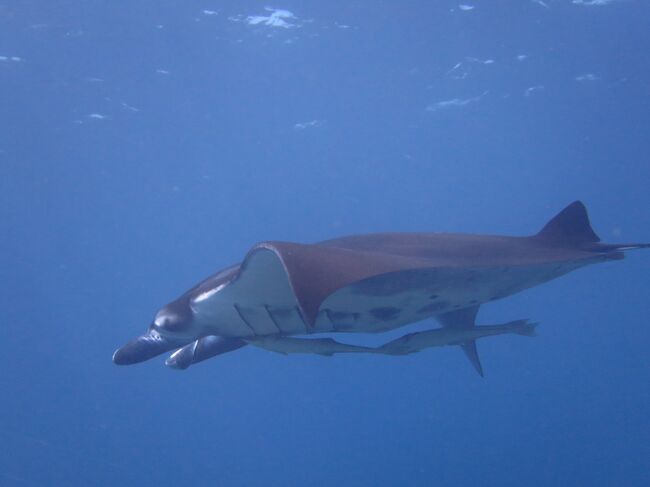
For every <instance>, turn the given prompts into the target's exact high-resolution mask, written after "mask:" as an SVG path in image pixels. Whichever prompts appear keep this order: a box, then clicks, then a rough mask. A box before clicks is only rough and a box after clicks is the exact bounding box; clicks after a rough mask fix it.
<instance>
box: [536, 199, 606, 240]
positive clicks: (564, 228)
mask: <svg viewBox="0 0 650 487" xmlns="http://www.w3.org/2000/svg"><path fill="white" fill-rule="evenodd" d="M536 236H537V238H540V239H542V240H546V241H548V242H558V243H559V242H561V243H565V244H566V243H569V244H574V245H580V244H587V243H596V242H600V238H599V237H598V235H596V232H594V230H593V229H592V228H591V224H590V223H589V216H588V215H587V208H585V205H584V204H583V203H582V201H574V202H573V203H571V204H570V205H569V206H567V207H566V208H565V209H563V210H562V211H561V212H560V213H558V214H557V215H555V216H554V217H553V218H552V219H551V221H549V222H548V223H547V224H546V225H545V226H544V228H542V230H541V231H540V232H539V233H538V234H537V235H536Z"/></svg>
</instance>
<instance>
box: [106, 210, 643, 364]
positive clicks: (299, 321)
mask: <svg viewBox="0 0 650 487" xmlns="http://www.w3.org/2000/svg"><path fill="white" fill-rule="evenodd" d="M649 246H650V244H643V243H641V244H604V243H600V239H599V238H598V236H597V235H596V234H595V233H594V231H593V230H592V228H591V225H590V224H589V219H588V216H587V211H586V209H585V207H584V205H583V204H582V203H581V202H580V201H576V202H574V203H572V204H570V205H569V206H567V207H566V208H565V209H564V210H562V211H561V212H560V213H559V214H558V215H557V216H555V217H554V218H553V219H552V220H551V221H549V222H548V223H547V224H546V226H544V228H542V230H541V231H540V232H539V233H537V234H536V235H533V236H529V237H507V236H495V235H470V234H453V233H377V234H370V235H353V236H348V237H342V238H337V239H333V240H326V241H323V242H319V243H315V244H299V243H292V242H261V243H259V244H257V245H255V246H254V247H253V248H252V249H250V250H249V251H248V253H247V254H246V256H245V258H244V260H243V261H242V263H241V264H238V265H234V266H231V267H228V268H226V269H224V270H222V271H220V272H217V273H216V274H214V275H213V276H211V277H209V278H208V279H206V280H204V281H202V282H201V283H199V284H198V285H196V286H195V287H193V288H192V289H190V290H189V291H187V292H186V293H185V294H183V295H182V296H180V297H179V298H178V299H176V300H175V301H172V302H171V303H169V304H168V305H166V306H165V307H163V308H162V309H161V310H160V311H159V312H158V313H157V314H156V316H155V319H154V320H153V323H152V324H151V325H150V327H149V330H148V331H147V332H146V333H145V334H143V335H142V336H140V337H138V338H136V339H134V340H132V341H131V342H129V343H127V344H126V345H124V346H123V347H121V348H120V349H118V350H117V351H116V352H115V353H114V355H113V362H115V363H116V364H118V365H128V364H134V363H137V362H142V361H145V360H148V359H150V358H152V357H155V356H157V355H159V354H161V353H164V352H168V351H171V350H176V351H175V352H174V353H173V354H172V355H171V356H170V357H169V358H168V359H167V362H166V363H167V365H169V366H171V367H174V368H177V369H185V368H187V367H189V366H190V365H191V364H193V363H197V362H200V361H203V360H205V359H207V358H210V357H213V356H215V355H220V354H222V353H226V352H229V351H232V350H235V349H238V348H240V347H242V346H245V345H247V344H251V345H255V346H258V347H262V348H266V349H269V350H273V351H277V352H281V353H318V354H321V355H332V354H334V353H381V354H389V355H401V354H404V353H411V352H415V351H419V350H422V349H424V348H428V347H431V346H440V345H458V346H460V347H461V348H462V350H463V351H464V352H465V354H466V355H467V357H468V358H469V359H470V361H471V363H472V365H473V366H474V367H475V369H476V370H477V371H478V373H479V374H481V375H483V371H482V367H481V364H480V361H479V358H478V354H477V351H476V342H475V340H476V339H477V338H481V337H483V336H488V335H495V334H500V333H518V334H521V335H532V334H533V333H532V328H531V326H534V325H531V324H527V323H526V322H525V320H522V321H518V322H511V323H508V324H504V325H492V326H491V327H485V326H479V327H477V326H475V318H476V314H477V312H478V309H479V306H480V305H481V304H483V303H487V302H489V301H494V300H497V299H501V298H504V297H506V296H510V295H512V294H515V293H517V292H519V291H523V290H524V289H527V288H530V287H533V286H536V285H538V284H542V283H544V282H546V281H549V280H551V279H555V278H556V277H559V276H562V275H564V274H566V273H568V272H571V271H573V270H575V269H578V268H580V267H583V266H585V265H589V264H595V263H598V262H605V261H609V260H618V259H622V258H623V257H624V255H623V252H624V251H626V250H631V249H638V248H647V247H649ZM430 317H433V318H435V319H437V320H438V322H439V323H440V324H441V325H442V328H441V329H437V330H430V331H428V332H421V333H419V334H418V333H416V334H409V335H405V336H404V337H402V338H399V339H397V340H394V341H393V342H390V343H387V344H385V345H383V346H382V347H377V348H370V347H359V346H354V345H347V344H343V343H339V342H337V341H334V340H332V339H330V338H320V339H313V338H297V337H296V335H311V334H316V333H332V332H334V333H336V332H353V333H373V332H381V331H387V330H392V329H395V328H398V327H401V326H404V325H407V324H410V323H414V322H417V321H421V320H424V319H426V318H430Z"/></svg>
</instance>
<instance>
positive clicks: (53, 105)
mask: <svg viewBox="0 0 650 487" xmlns="http://www.w3.org/2000/svg"><path fill="white" fill-rule="evenodd" d="M601 3H602V4H601ZM267 5H268V4H266V3H264V2H261V3H260V2H253V1H246V2H243V1H215V0H201V1H194V0H192V1H189V0H188V1H182V2H158V1H153V0H141V1H137V2H111V1H101V0H86V1H81V0H76V1H75V0H69V1H65V2H46V1H40V2H39V1H16V0H14V1H6V0H5V1H0V121H1V124H2V125H1V130H0V225H1V230H0V290H1V291H2V292H1V293H0V337H1V338H2V348H1V352H0V362H1V367H2V372H0V394H1V400H0V485H2V486H12V487H13V486H19V487H22V486H44V485H47V486H50V485H51V486H55V485H56V486H113V485H123V486H144V485H219V486H221V485H223V486H287V485H309V486H331V485H346V486H347V485H359V486H392V485H423V486H424V485H445V486H475V485H494V486H500V487H505V486H521V485H527V486H555V485H566V486H584V485H589V486H612V485H625V486H646V485H650V473H649V472H650V460H649V459H650V422H649V421H648V413H649V412H650V388H649V384H650V355H648V343H650V328H649V327H648V323H647V316H648V315H649V314H650V304H649V301H648V275H649V273H650V254H648V253H647V252H646V253H644V252H642V251H639V252H636V253H631V254H630V255H628V258H627V259H626V260H625V261H622V262H613V263H608V264H602V265H598V266H591V267H589V268H586V269H583V270H580V271H578V272H575V273H573V274H570V275H568V276H566V277H563V278H561V279H558V280H556V281H553V282H551V283H549V284H546V285H544V286H541V287H539V288H535V289H532V290H529V291H527V292H525V293H522V294H519V295H516V296H513V297H511V298H508V299H506V300H502V301H498V302H495V303H492V304H489V305H486V306H484V307H483V308H482V310H481V312H480V314H479V317H478V322H479V323H480V324H488V323H502V322H505V321H509V320H513V319H518V318H530V319H533V320H535V321H539V322H540V323H541V324H540V325H539V327H538V332H539V336H538V337H536V338H532V339H531V338H523V337H519V336H514V335H506V336H501V337H495V338H489V339H485V340H483V341H481V342H479V349H480V354H481V357H482V360H483V366H484V368H485V371H486V377H485V378H483V379H481V378H480V377H479V376H478V375H477V374H476V373H475V371H474V370H473V369H472V367H471V366H470V364H469V362H467V361H466V359H465V358H464V356H463V355H462V353H460V351H458V350H457V349H456V348H454V347H450V348H443V349H431V350H427V351H424V352H421V353H419V354H414V355H411V356H407V357H379V356H361V355H360V356H351V355H350V356H335V357H333V358H323V357H315V356H305V355H293V356H282V355H279V354H274V353H271V352H267V351H264V350H261V349H253V348H252V347H246V348H243V349H241V350H238V351H236V352H233V353H230V354H226V355H223V356H220V357H216V358H214V359H212V360H210V361H209V362H205V363H202V364H198V365H196V366H194V367H192V368H190V369H189V370H187V371H185V372H176V371H172V370H169V369H167V368H165V367H164V366H163V359H162V358H160V359H155V360H152V361H150V362H146V363H144V364H140V365H137V366H132V367H117V366H115V365H113V364H112V363H111V354H112V352H113V350H114V349H115V348H117V347H118V346H120V345H122V344H123V343H124V342H125V341H126V340H128V339H130V338H132V337H134V336H136V335H138V334H140V333H142V332H143V331H145V329H146V327H147V325H148V323H149V322H150V321H151V318H152V317H153V314H154V313H155V312H156V310H157V309H158V308H159V307H160V306H162V305H163V304H165V303H166V302H168V301H170V300H171V299H173V298H175V297H176V296H177V295H179V294H180V293H182V292H183V291H185V290H186V289H187V288H189V287H191V286H192V285H193V284H195V283H196V282H197V281H199V280H200V279H202V278H204V277H206V276H207V275H209V274H211V273H213V272H215V271H216V270H218V269H220V268H222V267H225V266H227V265H230V264H232V263H234V262H238V261H239V260H241V258H242V257H243V255H244V254H245V252H246V250H247V249H248V248H249V247H250V246H251V245H252V244H254V243H255V242H257V241H260V240H270V239H276V240H289V241H299V242H312V241H318V240H323V239H327V238H332V237H335V236H340V235H345V234H354V233H366V232H374V231H458V232H474V233H496V234H509V235H527V234H532V233H535V232H536V231H538V230H539V229H540V228H541V227H542V225H543V224H544V223H545V222H546V221H547V220H548V219H549V218H551V217H552V216H553V215H554V214H555V213H556V212H558V211H559V210H561V209H562V208H563V207H564V206H565V205H567V204H568V203H570V202H571V201H573V200H576V199H581V200H583V201H584V202H585V204H586V205H587V207H588V208H589V212H590V216H591V219H592V223H593V226H594V228H595V230H596V232H598V233H599V235H600V236H601V237H602V238H603V240H604V241H612V242H635V241H649V240H650V220H649V218H648V215H649V213H648V208H649V207H650V192H649V191H648V188H650V164H648V153H649V152H650V137H649V136H648V127H650V88H649V87H650V61H649V58H648V55H647V52H648V48H650V30H649V29H648V28H647V26H648V18H650V5H649V4H648V3H647V2H644V1H642V0H629V1H626V0H613V1H611V2H607V1H602V2H598V1H591V2H590V1H587V0H585V1H583V2H571V1H570V0H544V2H540V1H537V2H527V1H521V2H489V1H487V0H481V1H479V0H472V1H468V2H466V3H465V5H464V6H463V7H461V6H460V5H459V3H458V2H447V1H444V2H443V1H440V2H428V1H427V2H425V1H412V2H405V3H402V2H400V3H398V2H315V1H301V2H297V1H284V2H282V3H277V4H272V5H271V7H273V8H275V9H282V10H286V11H287V12H284V11H282V10H266V9H265V7H266V6H267ZM425 325H426V324H423V325H422V326H425ZM426 326H428V325H426ZM393 336H394V335H393ZM384 338H385V337H372V338H370V339H368V338H360V339H357V343H359V342H362V343H363V342H364V340H367V341H373V340H374V341H373V343H375V342H377V341H379V342H381V341H383V340H384ZM351 340H352V339H351Z"/></svg>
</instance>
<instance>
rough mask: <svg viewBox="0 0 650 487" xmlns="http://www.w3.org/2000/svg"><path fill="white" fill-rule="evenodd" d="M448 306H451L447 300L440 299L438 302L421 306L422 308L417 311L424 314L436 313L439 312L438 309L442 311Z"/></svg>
mask: <svg viewBox="0 0 650 487" xmlns="http://www.w3.org/2000/svg"><path fill="white" fill-rule="evenodd" d="M447 306H449V305H448V304H447V303H446V302H444V301H439V302H437V303H431V304H427V305H426V306H423V307H421V308H420V309H419V310H418V311H417V313H418V314H419V315H424V314H427V315H430V314H435V313H437V312H438V311H442V310H443V309H445V308H446V307H447Z"/></svg>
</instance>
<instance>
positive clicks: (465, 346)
mask: <svg viewBox="0 0 650 487" xmlns="http://www.w3.org/2000/svg"><path fill="white" fill-rule="evenodd" d="M459 346H460V348H461V350H462V351H463V352H465V355H466V356H467V358H468V359H469V361H470V362H471V363H472V365H473V366H474V368H475V369H476V372H478V375H480V376H481V377H483V366H482V365H481V359H480V358H479V356H478V350H476V340H471V341H468V342H464V343H461V344H460V345H459Z"/></svg>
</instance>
